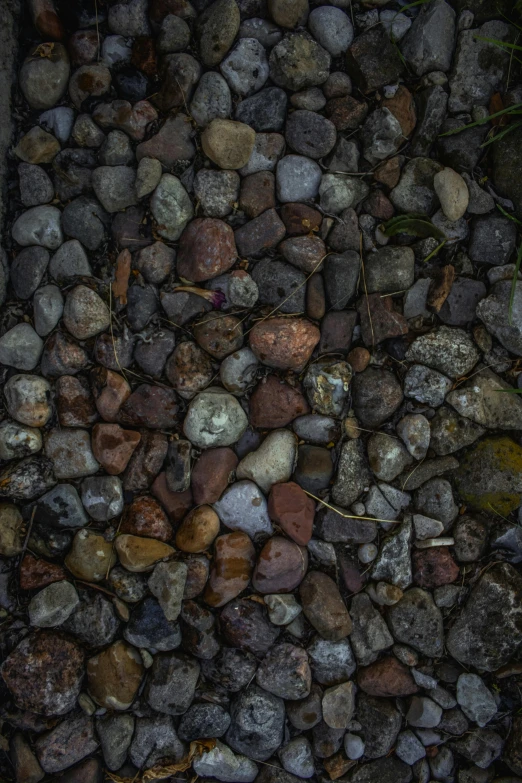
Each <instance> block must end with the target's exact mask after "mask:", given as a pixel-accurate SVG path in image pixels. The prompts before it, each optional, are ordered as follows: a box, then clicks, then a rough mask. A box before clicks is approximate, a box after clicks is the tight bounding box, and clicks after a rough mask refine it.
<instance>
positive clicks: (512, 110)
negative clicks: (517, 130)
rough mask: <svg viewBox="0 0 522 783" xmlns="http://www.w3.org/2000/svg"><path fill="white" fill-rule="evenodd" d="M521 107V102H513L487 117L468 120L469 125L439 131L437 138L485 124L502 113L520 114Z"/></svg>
mask: <svg viewBox="0 0 522 783" xmlns="http://www.w3.org/2000/svg"><path fill="white" fill-rule="evenodd" d="M521 109H522V103H515V104H513V106H508V108H507V109H501V110H500V111H497V112H495V113H494V114H490V115H489V116H488V117H484V119H482V120H476V121H475V122H470V123H469V125H461V126H460V127H459V128H453V129H452V130H449V131H446V133H441V134H440V136H439V138H442V136H454V135H455V134H456V133H460V132H461V131H463V130H468V128H476V127H477V126H478V125H485V124H486V123H488V122H489V121H490V120H494V119H495V117H502V116H503V115H504V114H522V111H520V110H521Z"/></svg>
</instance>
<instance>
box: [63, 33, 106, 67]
mask: <svg viewBox="0 0 522 783" xmlns="http://www.w3.org/2000/svg"><path fill="white" fill-rule="evenodd" d="M98 47H99V39H98V36H97V35H96V30H77V31H76V32H75V33H73V34H72V35H71V37H70V38H69V42H68V44H67V49H68V50H69V57H70V58H71V65H74V66H76V67H77V66H79V65H87V63H92V62H94V60H95V59H96V57H97V55H98Z"/></svg>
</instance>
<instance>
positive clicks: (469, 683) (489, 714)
mask: <svg viewBox="0 0 522 783" xmlns="http://www.w3.org/2000/svg"><path fill="white" fill-rule="evenodd" d="M457 701H458V703H459V705H460V706H461V707H462V710H463V712H464V714H465V715H467V717H468V718H469V719H470V720H472V721H474V722H475V723H477V724H478V725H479V726H480V727H481V728H483V727H484V726H485V725H486V724H487V723H489V721H490V720H491V719H492V718H493V716H494V715H495V714H496V712H497V705H496V702H495V699H494V698H493V695H492V694H491V691H489V690H488V689H487V688H486V686H485V685H484V682H483V681H482V680H481V679H480V677H478V676H477V675H476V674H461V675H460V676H459V679H458V680H457Z"/></svg>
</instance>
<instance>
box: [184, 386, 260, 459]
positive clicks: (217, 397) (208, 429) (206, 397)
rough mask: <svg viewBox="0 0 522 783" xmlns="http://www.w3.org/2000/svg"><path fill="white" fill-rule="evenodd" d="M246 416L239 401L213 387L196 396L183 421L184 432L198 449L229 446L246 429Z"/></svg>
mask: <svg viewBox="0 0 522 783" xmlns="http://www.w3.org/2000/svg"><path fill="white" fill-rule="evenodd" d="M247 423H248V421H247V417H246V415H245V413H244V412H243V409H242V408H241V407H240V405H239V403H238V402H237V400H236V398H235V397H233V396H232V395H231V394H227V393H226V392H224V391H223V390H221V389H218V388H210V389H207V390H206V391H205V392H201V393H200V394H198V395H197V397H195V399H194V400H193V401H192V402H191V404H190V406H189V410H188V413H187V415H186V417H185V420H184V422H183V431H184V433H185V435H186V436H187V438H188V439H189V440H190V441H191V443H193V444H194V445H195V446H198V447H200V448H208V447H209V446H229V445H230V444H232V443H235V442H236V441H237V440H238V439H239V438H240V437H241V435H242V434H243V432H244V431H245V429H246V426H247Z"/></svg>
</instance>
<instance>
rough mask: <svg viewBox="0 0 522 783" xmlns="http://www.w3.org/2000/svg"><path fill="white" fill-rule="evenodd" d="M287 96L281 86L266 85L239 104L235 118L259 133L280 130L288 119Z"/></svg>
mask: <svg viewBox="0 0 522 783" xmlns="http://www.w3.org/2000/svg"><path fill="white" fill-rule="evenodd" d="M287 101H288V99H287V97H286V93H285V91H284V90H281V88H280V87H266V88H265V89H264V90H259V92H258V93H256V94H255V95H253V96H252V97H251V98H246V99H245V100H244V101H241V103H240V104H239V105H238V107H237V109H236V114H235V119H236V120H238V121H239V122H244V123H245V124H246V125H250V127H251V128H253V129H254V130H255V131H256V132H257V133H263V132H265V131H279V130H281V129H282V128H283V125H284V123H285V119H286V105H287Z"/></svg>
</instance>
